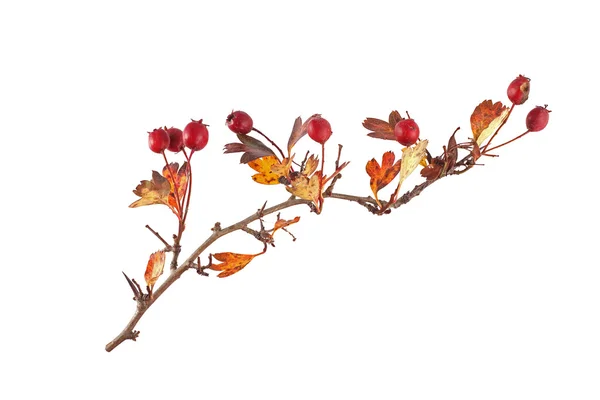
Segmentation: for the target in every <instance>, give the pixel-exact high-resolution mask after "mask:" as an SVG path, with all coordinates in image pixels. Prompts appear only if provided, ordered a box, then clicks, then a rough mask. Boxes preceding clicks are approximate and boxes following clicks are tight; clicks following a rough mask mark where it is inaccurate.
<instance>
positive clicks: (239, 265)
mask: <svg viewBox="0 0 600 400" xmlns="http://www.w3.org/2000/svg"><path fill="white" fill-rule="evenodd" d="M266 251H267V246H266V245H265V248H264V250H263V251H261V252H260V253H258V254H239V253H229V252H227V253H214V254H213V255H212V256H213V258H214V259H215V260H217V261H221V264H212V265H211V266H210V267H209V268H210V269H212V270H213V271H222V272H221V273H220V274H219V275H217V276H218V277H219V278H225V277H228V276H230V275H233V274H235V273H236V272H239V271H241V270H242V269H244V267H245V266H246V265H248V264H249V263H250V261H252V260H253V259H254V257H256V256H260V255H261V254H264V253H265V252H266Z"/></svg>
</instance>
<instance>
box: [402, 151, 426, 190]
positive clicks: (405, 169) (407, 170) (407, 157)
mask: <svg viewBox="0 0 600 400" xmlns="http://www.w3.org/2000/svg"><path fill="white" fill-rule="evenodd" d="M427 143H429V142H428V141H427V140H421V141H420V142H419V143H417V144H416V146H414V147H405V148H404V149H402V165H401V167H400V182H398V187H400V186H401V185H402V183H403V182H404V181H405V180H406V178H408V177H409V175H410V174H412V173H413V171H414V170H415V169H416V168H417V167H418V166H419V164H420V163H421V160H422V159H423V158H424V157H426V151H425V149H426V148H427Z"/></svg>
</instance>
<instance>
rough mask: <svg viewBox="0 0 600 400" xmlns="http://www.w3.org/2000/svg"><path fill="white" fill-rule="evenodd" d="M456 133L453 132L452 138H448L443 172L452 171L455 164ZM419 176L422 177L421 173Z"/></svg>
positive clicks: (456, 157) (456, 154)
mask: <svg viewBox="0 0 600 400" xmlns="http://www.w3.org/2000/svg"><path fill="white" fill-rule="evenodd" d="M456 132H457V131H454V133H453V134H452V136H450V139H449V140H448V147H447V148H446V154H445V163H446V166H445V170H446V171H449V170H450V169H452V168H453V167H454V164H456V161H457V160H458V147H456V137H455V136H456ZM421 175H423V174H422V173H421Z"/></svg>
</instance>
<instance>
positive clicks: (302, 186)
mask: <svg viewBox="0 0 600 400" xmlns="http://www.w3.org/2000/svg"><path fill="white" fill-rule="evenodd" d="M290 185H291V186H289V187H286V190H287V191H288V192H290V193H291V194H293V195H294V196H296V197H300V198H301V199H304V200H310V201H312V202H313V203H314V204H315V205H318V203H319V199H320V198H321V171H317V172H315V173H314V174H313V175H312V176H311V177H310V178H309V177H307V176H306V175H298V176H296V177H295V179H292V180H291V182H290Z"/></svg>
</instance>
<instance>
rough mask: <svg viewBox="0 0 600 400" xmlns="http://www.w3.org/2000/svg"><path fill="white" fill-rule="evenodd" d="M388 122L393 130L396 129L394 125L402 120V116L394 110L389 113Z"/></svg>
mask: <svg viewBox="0 0 600 400" xmlns="http://www.w3.org/2000/svg"><path fill="white" fill-rule="evenodd" d="M388 120H389V122H390V127H391V128H392V130H393V129H394V128H395V127H396V124H397V123H398V122H400V121H402V120H404V118H402V116H401V115H400V113H399V112H398V111H396V110H394V111H392V112H391V113H390V116H389V118H388Z"/></svg>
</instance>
